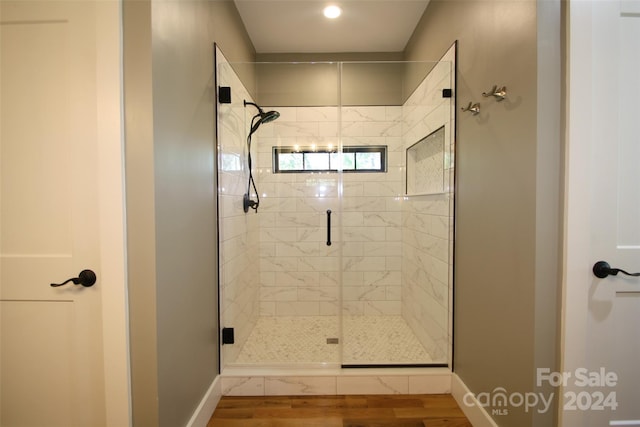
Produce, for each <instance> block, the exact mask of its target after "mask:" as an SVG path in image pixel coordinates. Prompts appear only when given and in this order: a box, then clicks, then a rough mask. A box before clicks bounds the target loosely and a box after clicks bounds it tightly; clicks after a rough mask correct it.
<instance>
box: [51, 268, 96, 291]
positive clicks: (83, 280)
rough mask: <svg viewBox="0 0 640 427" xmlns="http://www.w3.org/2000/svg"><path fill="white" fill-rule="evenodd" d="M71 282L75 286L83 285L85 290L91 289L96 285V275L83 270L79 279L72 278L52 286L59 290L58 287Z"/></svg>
mask: <svg viewBox="0 0 640 427" xmlns="http://www.w3.org/2000/svg"><path fill="white" fill-rule="evenodd" d="M69 282H73V284H74V285H82V286H84V287H85V288H89V287H91V286H93V285H94V284H95V283H96V273H94V272H93V271H91V270H82V271H81V272H80V274H79V275H78V277H72V278H71V279H67V280H65V281H64V282H62V283H52V284H51V286H53V287H54V288H57V287H58V286H62V285H66V284H67V283H69Z"/></svg>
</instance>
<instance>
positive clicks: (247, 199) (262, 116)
mask: <svg viewBox="0 0 640 427" xmlns="http://www.w3.org/2000/svg"><path fill="white" fill-rule="evenodd" d="M247 105H253V106H254V107H256V108H257V109H258V114H256V115H255V116H253V118H252V119H251V128H250V129H249V135H248V136H247V166H248V167H249V182H248V183H247V192H246V193H245V194H244V197H243V199H242V207H243V209H244V211H245V213H246V212H249V208H251V209H253V210H254V211H255V212H256V213H258V206H260V196H259V195H258V189H257V188H256V182H255V181H254V179H253V170H252V165H251V136H252V135H253V134H254V133H255V132H256V131H257V130H258V128H259V127H260V125H261V124H263V123H269V122H272V121H274V120H275V119H277V118H278V117H280V113H278V112H277V111H267V112H266V113H265V112H264V110H263V109H262V108H260V106H258V104H255V103H253V102H249V101H246V100H245V101H244V106H245V107H246V106H247ZM252 187H253V192H254V193H255V195H256V200H253V199H251V188H252Z"/></svg>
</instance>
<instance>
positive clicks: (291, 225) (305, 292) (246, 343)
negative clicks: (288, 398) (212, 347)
mask: <svg viewBox="0 0 640 427" xmlns="http://www.w3.org/2000/svg"><path fill="white" fill-rule="evenodd" d="M218 57H219V58H220V59H219V60H218V65H217V70H218V71H217V79H218V82H217V85H218V86H219V87H221V86H224V87H229V88H230V89H229V90H230V92H231V102H230V103H228V104H220V103H219V104H218V168H219V173H218V176H219V183H218V199H219V211H220V214H219V224H220V227H219V228H220V233H219V234H220V255H221V261H220V265H221V269H220V276H221V277H220V288H221V289H220V295H221V300H220V301H221V302H220V305H221V309H220V313H221V327H223V328H227V329H231V328H233V333H234V343H233V344H223V345H222V368H223V369H224V368H225V367H233V366H279V367H297V368H299V367H323V366H339V364H340V354H341V351H340V339H339V338H340V327H339V324H340V320H339V314H340V292H341V290H340V281H341V278H340V274H341V271H340V233H339V232H338V231H337V230H339V226H340V224H339V222H340V203H339V200H340V199H339V195H340V178H339V176H340V173H339V171H337V170H335V168H334V167H333V165H334V164H335V154H336V150H337V149H338V147H339V127H338V123H339V108H338V104H337V99H338V83H339V79H338V67H337V65H336V64H331V63H316V64H290V63H253V64H235V63H234V64H230V63H228V62H226V61H225V60H224V58H223V56H222V54H221V53H220V52H218ZM241 76H244V78H241ZM247 76H249V77H248V78H247ZM246 82H248V83H246ZM247 86H251V87H250V88H247ZM244 101H248V102H250V103H252V104H248V105H245V102H244ZM270 111H277V113H278V117H277V119H275V120H273V121H269V122H264V121H263V122H262V123H260V124H259V125H258V126H257V127H256V123H257V122H259V121H260V120H261V117H262V116H261V114H262V113H267V112H270ZM261 112H262V113H261ZM256 115H257V116H258V117H256ZM270 117H273V115H272V116H270ZM252 130H253V132H252ZM249 154H250V155H251V160H252V161H251V171H252V176H253V178H254V181H255V188H254V187H253V186H252V185H251V186H248V176H249V162H248V158H249ZM247 193H248V194H249V197H250V199H252V200H254V201H257V200H259V206H258V207H257V209H256V210H253V209H251V208H250V209H249V212H247V213H245V212H243V209H242V200H243V197H244V194H247Z"/></svg>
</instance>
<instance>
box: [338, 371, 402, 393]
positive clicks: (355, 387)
mask: <svg viewBox="0 0 640 427" xmlns="http://www.w3.org/2000/svg"><path fill="white" fill-rule="evenodd" d="M364 390H366V394H408V393H409V378H408V377H407V376H406V375H396V376H378V377H346V376H345V377H338V379H337V392H338V394H362V393H363V391H364Z"/></svg>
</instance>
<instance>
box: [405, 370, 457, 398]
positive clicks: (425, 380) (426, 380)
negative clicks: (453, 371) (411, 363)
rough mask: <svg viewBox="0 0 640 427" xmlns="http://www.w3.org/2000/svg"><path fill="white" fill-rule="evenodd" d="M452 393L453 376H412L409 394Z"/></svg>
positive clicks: (410, 377)
mask: <svg viewBox="0 0 640 427" xmlns="http://www.w3.org/2000/svg"><path fill="white" fill-rule="evenodd" d="M444 393H451V375H448V374H442V375H410V376H409V394H444Z"/></svg>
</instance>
